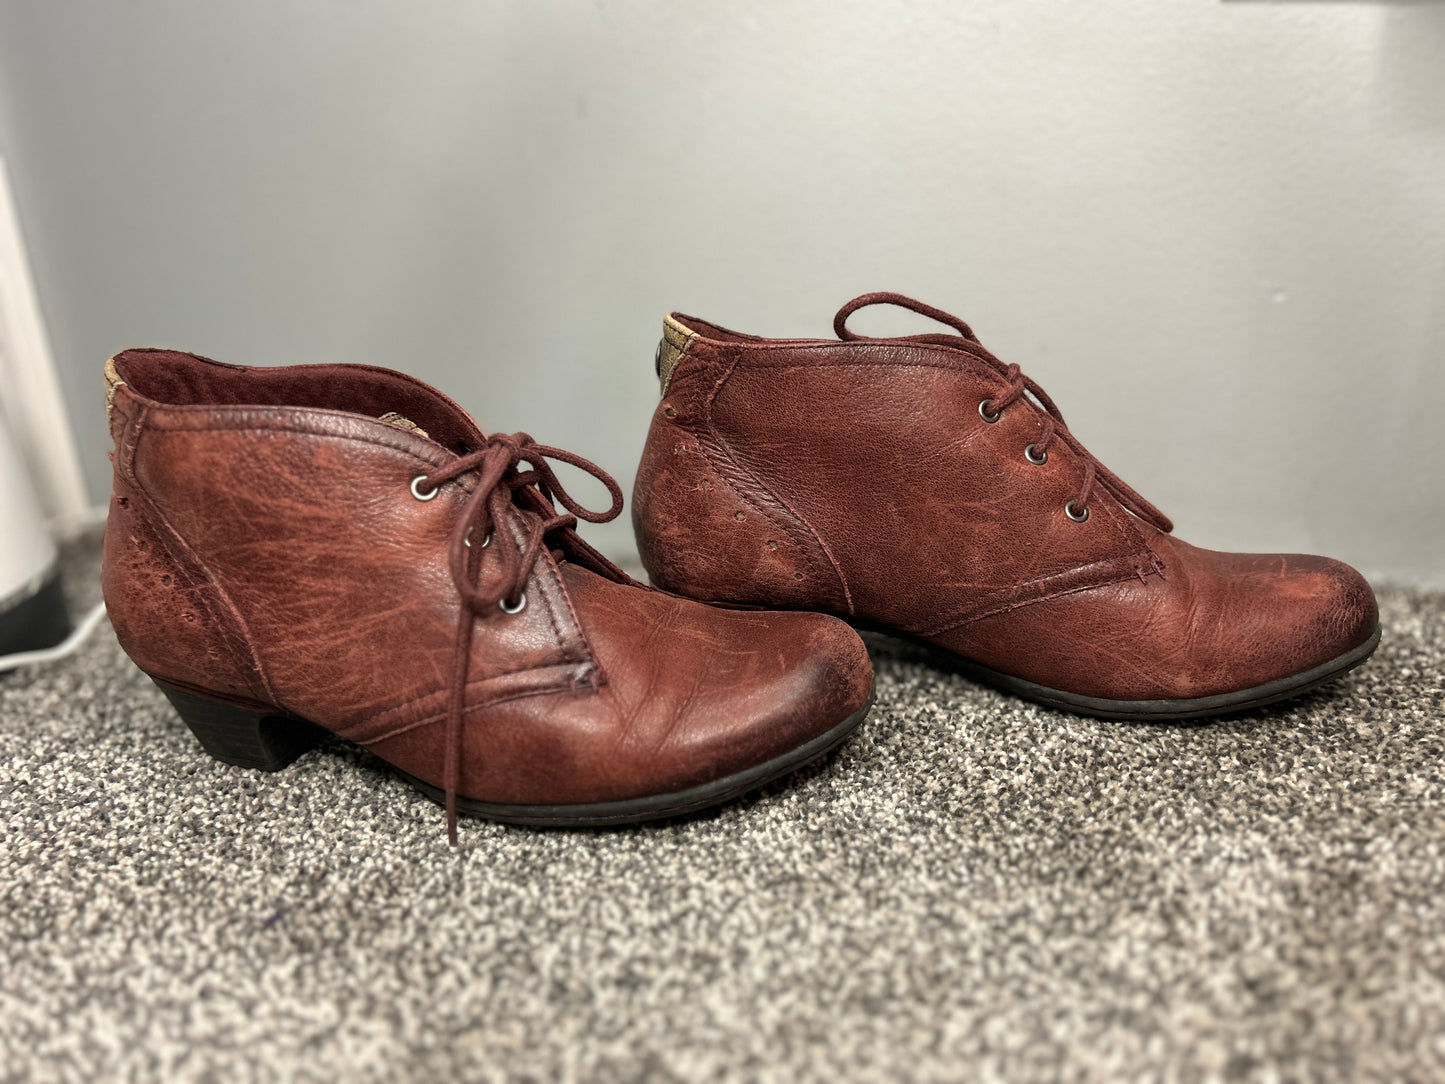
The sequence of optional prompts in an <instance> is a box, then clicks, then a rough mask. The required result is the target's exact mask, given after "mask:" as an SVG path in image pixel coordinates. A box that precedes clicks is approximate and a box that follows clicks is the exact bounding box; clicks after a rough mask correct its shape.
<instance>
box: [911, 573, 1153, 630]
mask: <svg viewBox="0 0 1445 1084" xmlns="http://www.w3.org/2000/svg"><path fill="white" fill-rule="evenodd" d="M1130 556H1137V554H1134V555H1130ZM1115 559H1116V560H1128V559H1129V557H1120V558H1115ZM1084 567H1088V566H1087V565H1086V566H1084ZM1137 571H1138V570H1137V568H1136V569H1135V570H1134V572H1131V573H1124V572H1120V573H1119V574H1117V575H1115V576H1112V577H1109V578H1108V579H1102V580H1094V581H1092V582H1090V583H1082V584H1075V585H1073V586H1070V587H1064V588H1060V589H1059V590H1057V591H1051V592H1049V593H1048V594H1044V595H1039V596H1037V597H1035V598H1028V599H1022V600H1019V601H1015V602H1007V603H1000V604H998V605H996V606H994V607H992V608H990V609H986V610H983V611H982V612H980V613H976V614H969V615H968V616H967V617H963V618H961V619H959V620H956V621H955V620H952V619H949V618H945V619H944V620H945V621H948V622H949V624H946V625H943V626H938V625H934V626H931V627H930V628H929V629H928V630H927V631H923V632H919V633H917V635H919V636H925V637H935V636H942V635H943V634H944V633H946V632H952V631H953V630H954V629H961V628H963V627H964V626H965V625H971V624H973V623H974V622H975V621H982V620H983V619H984V618H986V617H997V616H999V615H1000V614H1006V613H1012V612H1013V611H1014V610H1022V609H1024V608H1025V607H1028V606H1033V605H1035V604H1036V603H1040V602H1050V601H1052V600H1054V599H1059V598H1065V597H1067V596H1069V595H1076V594H1078V593H1079V592H1080V591H1093V590H1096V589H1097V588H1100V587H1108V586H1109V585H1110V584H1115V583H1127V582H1128V581H1130V580H1132V579H1134V578H1135V576H1136V575H1137ZM1030 582H1031V583H1038V582H1039V581H1038V580H1032V581H1030ZM1021 586H1024V587H1027V586H1028V584H1022V585H1021Z"/></svg>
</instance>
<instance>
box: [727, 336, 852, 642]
mask: <svg viewBox="0 0 1445 1084" xmlns="http://www.w3.org/2000/svg"><path fill="white" fill-rule="evenodd" d="M733 353H734V356H733V358H732V363H731V364H730V365H728V367H727V369H726V370H725V371H724V372H723V374H722V376H721V377H719V378H718V379H717V380H716V381H715V382H714V383H713V387H712V391H711V392H709V393H708V396H707V398H706V400H704V404H703V417H704V420H705V422H706V424H707V431H708V433H709V435H710V436H711V437H712V443H713V444H714V445H715V446H716V447H717V449H718V450H719V451H721V452H722V454H723V455H725V456H726V457H727V459H728V462H729V463H731V464H732V466H733V468H734V469H735V470H736V471H738V473H740V474H741V475H743V476H744V477H745V478H747V479H748V480H749V481H751V482H752V484H753V485H755V486H757V488H758V489H759V490H760V491H762V492H763V493H766V494H767V495H768V496H769V497H770V498H772V499H773V500H774V501H776V502H777V503H778V504H779V505H780V506H781V507H782V508H784V509H785V510H786V511H787V513H788V514H789V515H790V516H792V517H793V519H794V520H795V521H796V525H790V524H786V523H781V522H779V520H778V519H777V518H776V517H775V516H774V515H773V514H770V513H769V512H767V511H764V509H763V508H762V507H761V506H760V505H758V504H757V502H756V501H754V500H753V499H752V498H750V497H749V496H748V495H747V494H746V493H743V492H742V490H740V489H738V488H737V487H735V486H734V487H732V488H733V491H734V492H736V493H737V494H738V495H739V496H740V497H742V498H743V500H745V501H747V503H748V504H750V505H752V507H754V508H756V509H757V510H758V511H759V512H761V513H762V514H763V515H764V516H766V517H767V518H768V519H769V520H770V521H771V522H773V523H774V524H777V525H778V526H780V527H782V528H783V529H784V530H785V531H787V532H788V533H789V534H796V532H797V530H798V527H802V528H803V529H804V530H806V531H807V533H808V534H810V535H811V536H812V540H813V542H815V543H816V544H817V546H818V548H819V549H820V550H821V551H822V553H823V556H824V557H825V558H827V561H828V564H829V565H830V566H831V567H832V570H833V575H834V576H836V577H837V580H838V586H839V587H840V588H842V590H843V603H844V605H845V606H846V607H847V609H848V612H849V613H850V614H851V613H853V612H854V606H853V592H852V591H851V590H850V589H849V587H848V580H847V578H846V577H845V576H844V575H843V570H842V569H841V568H840V567H839V566H838V561H837V559H836V558H835V557H834V556H833V553H832V551H831V550H830V549H829V548H828V544H827V542H825V541H824V540H823V538H822V536H821V535H820V534H819V533H818V530H817V528H815V527H814V526H813V525H812V524H811V523H809V522H808V521H807V519H806V518H804V517H803V516H801V515H800V514H799V513H798V511H797V509H795V508H793V507H792V506H791V505H790V504H788V503H787V502H786V501H784V500H782V499H781V498H780V497H778V495H777V494H776V493H774V492H773V491H772V490H771V489H769V488H768V486H766V485H765V484H764V483H763V481H762V479H760V478H759V477H758V476H757V474H756V472H754V471H753V470H751V469H749V468H748V467H745V466H744V465H743V464H741V463H739V462H738V460H737V457H736V456H735V455H734V454H733V452H732V449H731V448H729V447H728V444H727V442H726V441H725V440H724V439H723V437H722V435H721V434H720V433H719V432H718V430H717V426H716V425H715V424H714V423H713V415H712V407H713V402H714V401H715V400H716V399H717V397H718V395H720V394H721V393H722V390H723V388H724V387H725V386H726V385H727V382H728V381H729V380H730V379H731V378H732V374H733V370H735V369H736V368H737V367H738V364H739V362H740V361H741V359H742V354H741V351H740V350H739V351H734V352H733ZM704 451H705V452H707V449H706V448H704ZM800 549H801V550H802V553H803V559H804V560H806V561H807V562H808V567H809V568H810V569H812V570H813V572H814V574H815V575H816V574H817V564H816V562H815V561H814V558H813V557H812V555H811V554H809V553H808V547H807V546H806V545H804V546H802V547H800Z"/></svg>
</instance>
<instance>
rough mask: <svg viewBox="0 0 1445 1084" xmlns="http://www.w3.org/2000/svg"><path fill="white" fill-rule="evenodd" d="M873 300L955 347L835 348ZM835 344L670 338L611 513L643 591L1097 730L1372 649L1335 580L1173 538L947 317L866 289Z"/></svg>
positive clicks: (1272, 559)
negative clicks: (881, 641) (631, 476)
mask: <svg viewBox="0 0 1445 1084" xmlns="http://www.w3.org/2000/svg"><path fill="white" fill-rule="evenodd" d="M883 303H886V304H892V305H899V306H902V307H904V308H906V309H911V310H912V311H914V312H917V313H920V314H922V315H924V316H927V317H930V318H932V319H934V320H937V321H939V322H941V323H943V324H945V325H947V326H948V327H950V328H952V329H953V333H947V334H923V335H912V336H905V337H903V338H889V339H868V338H863V337H860V336H858V335H856V334H854V333H853V332H852V331H850V330H849V329H848V327H847V320H848V317H849V316H850V315H851V314H852V313H853V312H855V311H856V310H858V309H860V308H863V307H864V306H866V305H876V304H883ZM833 326H834V329H835V331H836V332H837V335H838V339H839V340H841V341H834V340H819V339H761V338H758V337H756V336H752V335H741V334H737V333H735V332H731V331H726V330H724V329H722V328H720V327H717V326H715V325H713V324H709V323H707V322H705V321H702V320H697V319H694V318H692V317H688V316H682V315H679V314H673V315H671V316H669V317H668V318H667V319H666V321H665V323H664V337H663V340H662V343H661V345H660V347H659V349H658V355H657V362H658V373H659V376H660V378H661V381H662V401H661V403H659V405H658V407H657V411H656V413H655V414H654V416H653V420H652V428H651V431H650V432H649V433H648V438H647V445H646V448H645V450H644V452H643V456H642V464H641V468H640V470H639V472H638V476H637V485H636V489H635V491H634V495H633V504H632V515H633V523H634V526H635V527H636V530H637V538H638V543H639V546H640V548H641V551H642V559H643V563H644V564H645V565H646V567H647V570H648V573H649V574H650V576H651V578H652V582H653V583H654V584H655V585H656V586H658V587H661V588H664V589H665V590H668V591H672V592H676V593H678V594H680V595H684V596H687V597H690V598H696V599H704V600H707V601H710V602H720V603H730V604H750V605H755V606H763V607H778V608H783V609H806V610H817V611H821V612H825V613H832V614H838V615H841V616H843V617H845V618H847V619H848V620H849V621H852V622H853V623H855V624H857V625H859V626H860V627H872V628H877V629H882V630H886V631H888V632H892V633H897V634H902V635H905V636H908V637H913V638H917V639H921V640H923V641H926V642H927V643H928V644H930V645H932V646H933V647H935V648H938V649H941V650H942V651H943V652H944V653H946V655H947V658H948V659H949V660H950V661H951V662H953V663H955V664H956V665H957V666H958V667H959V668H960V669H962V670H963V671H964V672H965V673H967V674H969V675H972V676H974V677H976V678H978V679H980V680H983V681H985V682H989V683H992V684H994V685H996V686H998V687H1000V688H1002V689H1005V690H1008V691H1011V692H1014V693H1017V694H1019V695H1021V696H1025V697H1028V698H1030V699H1033V700H1037V701H1039V702H1041V703H1044V704H1048V705H1051V706H1053V707H1058V708H1063V709H1067V710H1070V711H1075V712H1081V713H1085V714H1090V715H1098V716H1103V717H1108V718H1123V719H1154V718H1190V717H1196V716H1205V715H1212V714H1218V713H1221V712H1226V711H1234V710H1239V709H1243V708H1250V707H1254V706H1257V705H1259V704H1265V703H1268V702H1270V701H1273V700H1277V699H1280V698H1283V697H1286V696H1290V695H1293V694H1295V693H1299V692H1301V691H1303V690H1305V689H1309V688H1312V687H1314V686H1316V685H1319V684H1321V683H1322V682H1325V681H1328V680H1329V679H1331V678H1333V677H1336V676H1338V675H1339V674H1342V673H1344V672H1345V671H1346V670H1349V669H1350V668H1351V667H1353V666H1356V665H1358V664H1359V663H1360V662H1362V661H1363V660H1364V659H1365V658H1366V657H1367V656H1368V655H1369V654H1370V652H1371V651H1373V650H1374V648H1375V646H1376V644H1377V643H1378V642H1379V631H1378V621H1377V616H1376V610H1375V598H1374V595H1373V593H1372V592H1371V590H1370V587H1369V584H1367V583H1366V582H1365V580H1364V579H1363V578H1362V577H1361V576H1360V575H1359V574H1358V573H1356V572H1355V571H1354V570H1353V569H1351V568H1349V567H1347V566H1346V565H1343V564H1341V563H1339V562H1338V561H1332V560H1327V559H1325V558H1323V557H1305V556H1298V555H1281V554H1237V553H1215V552H1212V551H1210V550H1204V549H1198V548H1196V547H1194V546H1191V545H1189V544H1188V543H1186V542H1182V541H1180V540H1179V539H1177V538H1175V537H1173V535H1172V534H1170V531H1171V529H1172V527H1171V524H1170V522H1169V520H1168V519H1166V518H1165V517H1164V515H1163V514H1162V513H1160V512H1159V511H1158V509H1156V508H1155V507H1154V506H1153V505H1151V504H1149V502H1148V501H1146V500H1144V499H1143V498H1142V497H1141V496H1139V494H1137V493H1135V492H1134V490H1132V489H1131V488H1129V486H1127V485H1125V484H1124V483H1123V482H1122V481H1121V480H1120V479H1119V478H1118V477H1116V476H1115V475H1114V474H1112V473H1111V472H1110V471H1108V470H1106V469H1105V468H1104V467H1103V466H1102V465H1101V464H1099V463H1098V462H1097V461H1096V460H1095V459H1094V457H1093V456H1091V455H1090V454H1089V453H1088V452H1087V451H1086V450H1085V449H1084V447H1083V445H1082V444H1080V443H1079V441H1078V440H1077V439H1075V437H1074V436H1073V435H1072V434H1071V433H1070V432H1069V430H1068V429H1067V428H1066V427H1065V425H1064V420H1063V417H1062V415H1061V414H1060V413H1059V410H1058V408H1057V407H1056V406H1055V405H1054V403H1053V401H1052V400H1051V399H1050V398H1049V397H1048V395H1047V394H1045V392H1044V390H1043V389H1042V388H1040V387H1039V386H1038V385H1037V384H1035V383H1034V382H1033V381H1032V380H1030V379H1029V378H1028V377H1026V376H1024V375H1023V374H1022V373H1021V372H1020V371H1019V367H1018V366H1017V365H1006V364H1004V363H1003V362H1001V361H999V360H998V359H997V358H995V357H994V356H993V355H992V354H990V353H989V352H988V351H987V350H985V349H984V347H983V346H982V345H981V344H980V343H979V341H978V339H977V337H976V336H975V335H974V334H973V332H972V331H971V330H970V329H969V327H968V325H967V324H965V323H964V322H963V321H961V320H959V319H957V318H956V317H953V316H950V315H948V314H947V313H944V312H940V311H939V310H937V309H934V308H932V307H930V306H928V305H924V304H921V303H919V302H917V301H913V300H910V299H909V298H906V297H902V296H900V295H897V294H868V295H865V296H863V297H859V298H857V299H855V300H853V301H850V302H849V303H848V304H847V305H845V306H844V307H843V309H842V310H841V311H840V312H839V313H838V314H837V317H836V319H835V320H834V324H833Z"/></svg>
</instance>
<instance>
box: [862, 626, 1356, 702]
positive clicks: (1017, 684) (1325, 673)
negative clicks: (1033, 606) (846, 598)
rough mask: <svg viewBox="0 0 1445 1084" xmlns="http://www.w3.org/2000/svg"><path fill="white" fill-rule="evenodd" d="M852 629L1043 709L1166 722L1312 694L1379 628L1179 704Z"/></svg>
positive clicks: (1351, 661)
mask: <svg viewBox="0 0 1445 1084" xmlns="http://www.w3.org/2000/svg"><path fill="white" fill-rule="evenodd" d="M852 624H853V625H854V627H855V628H857V629H859V630H860V631H864V632H874V633H882V634H883V635H886V636H892V637H894V638H895V639H900V640H903V641H905V642H907V643H910V644H915V645H917V646H920V647H922V648H924V649H925V650H926V651H928V653H929V654H930V655H931V656H933V657H935V658H938V659H939V660H940V662H941V663H942V665H944V666H946V667H948V668H950V669H953V670H956V671H958V672H959V673H961V674H963V675H964V676H965V677H968V678H971V679H973V680H975V681H978V682H980V683H981V684H984V685H991V686H993V687H994V688H996V689H1000V690H1002V691H1004V692H1008V693H1013V694H1015V695H1017V696H1021V697H1024V698H1025V699H1028V700H1033V701H1036V702H1037V703H1040V704H1043V705H1045V706H1047V707H1051V708H1058V709H1060V710H1062V711H1068V712H1072V713H1074V714H1076V715H1090V716H1094V717H1095V718H1099V719H1121V720H1126V721H1134V722H1149V721H1157V722H1162V721H1165V720H1170V719H1203V718H1209V717H1212V716H1216V715H1228V714H1231V713H1234V712H1240V711H1249V710H1251V709H1253V708H1258V707H1263V706H1264V705H1266V704H1273V703H1275V702H1277V701H1280V700H1287V699H1289V698H1290V697H1294V696H1299V695H1300V694H1302V693H1306V692H1309V691H1310V690H1311V689H1314V688H1317V687H1319V686H1320V685H1324V684H1326V683H1327V682H1330V681H1333V680H1334V679H1335V678H1337V677H1341V676H1342V675H1344V674H1346V673H1348V672H1349V671H1351V670H1353V669H1354V668H1355V667H1357V666H1359V665H1360V664H1361V663H1363V662H1364V661H1365V660H1366V659H1368V658H1369V657H1370V656H1371V655H1372V654H1374V651H1375V648H1377V647H1379V646H1380V631H1381V630H1380V629H1379V628H1378V627H1376V629H1375V631H1374V633H1373V634H1371V636H1370V638H1369V639H1368V640H1366V641H1365V642H1364V643H1362V644H1360V645H1359V646H1358V647H1354V648H1351V649H1350V650H1349V651H1347V652H1345V653H1344V654H1343V655H1339V656H1337V657H1336V658H1333V659H1330V660H1329V661H1328V662H1323V663H1320V664H1319V665H1318V666H1314V667H1311V668H1310V669H1308V670H1303V671H1301V672H1300V673H1298V674H1291V675H1289V676H1288V677H1282V678H1277V679H1276V680H1274V681H1268V682H1265V683H1264V684H1263V685H1255V686H1253V687H1251V688H1248V689H1236V690H1235V691H1233V692H1228V693H1216V694H1214V695H1213V696H1198V697H1192V698H1187V699H1179V700H1110V699H1106V698H1104V697H1098V696H1084V695H1082V694H1080V693H1071V692H1066V691H1064V690H1063V689H1051V688H1049V687H1048V686H1047V685H1039V684H1038V683H1036V682H1032V681H1028V680H1026V679H1024V678H1020V677H1014V676H1013V675H1012V674H1005V673H1003V672H1002V671H1000V670H995V669H993V668H992V667H989V666H985V665H984V664H983V663H979V662H974V661H973V660H972V659H968V658H965V657H963V656H962V655H955V654H954V653H953V652H951V651H948V650H947V649H945V648H942V647H939V646H938V645H937V644H933V643H930V642H929V641H927V640H925V639H923V638H922V637H919V636H914V635H912V634H910V633H905V632H901V631H899V630H897V629H890V628H886V627H883V626H879V625H872V624H867V623H864V622H858V621H855V622H852Z"/></svg>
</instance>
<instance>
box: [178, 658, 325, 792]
mask: <svg viewBox="0 0 1445 1084" xmlns="http://www.w3.org/2000/svg"><path fill="white" fill-rule="evenodd" d="M151 680H152V681H155V683H156V686H157V687H158V688H159V689H160V691H161V692H163V693H165V694H166V699H168V700H169V701H170V702H171V705H172V706H173V707H174V708H175V709H176V713H177V714H178V715H179V716H180V717H181V718H182V719H183V720H185V724H186V726H188V727H190V728H191V733H192V734H194V735H195V736H196V738H197V740H199V741H200V743H201V746H202V747H203V748H204V749H205V750H206V752H208V753H210V754H211V756H213V757H215V758H216V759H217V760H222V761H225V762H226V763H227V764H235V765H236V766H238V767H241V768H259V769H261V770H262V771H267V772H274V771H278V770H280V769H281V768H284V767H286V765H288V764H290V763H291V762H292V761H293V760H295V759H296V758H297V757H299V756H300V755H301V754H302V753H304V752H306V750H308V749H310V748H312V747H313V746H315V745H316V744H317V742H318V741H319V740H320V734H319V733H318V732H317V730H316V728H315V727H313V726H312V725H311V724H310V723H307V722H304V721H303V720H301V719H297V718H294V717H292V716H289V715H282V714H279V713H277V712H268V711H254V710H252V709H249V708H243V707H238V706H236V705H234V704H224V703H222V702H220V701H218V700H208V699H206V698H204V697H200V696H196V695H195V694H194V693H188V692H186V691H185V690H184V689H178V688H176V687H175V686H174V685H167V684H166V683H164V682H161V681H156V679H155V678H151Z"/></svg>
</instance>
